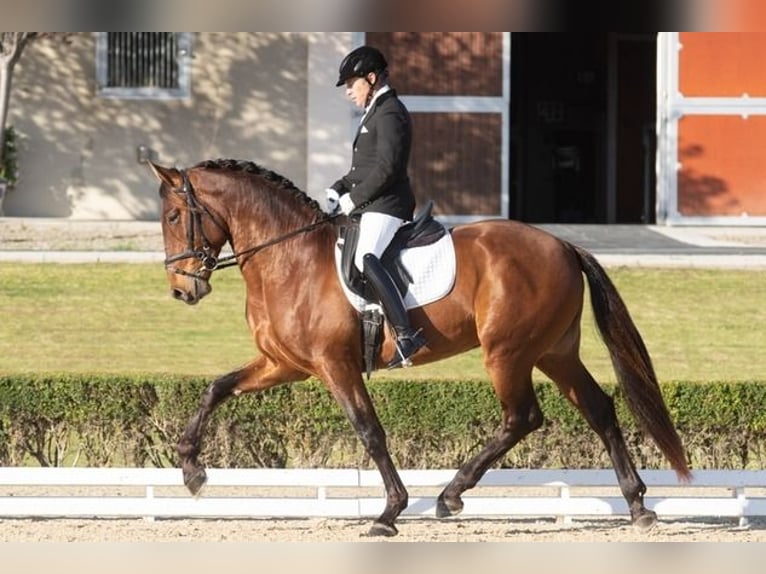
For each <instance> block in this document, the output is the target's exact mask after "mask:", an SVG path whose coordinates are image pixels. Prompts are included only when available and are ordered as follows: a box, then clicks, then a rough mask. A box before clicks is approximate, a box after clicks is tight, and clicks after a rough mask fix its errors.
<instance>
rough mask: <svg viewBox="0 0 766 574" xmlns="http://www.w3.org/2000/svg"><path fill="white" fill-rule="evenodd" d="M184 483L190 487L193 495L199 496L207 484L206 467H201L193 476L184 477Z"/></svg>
mask: <svg viewBox="0 0 766 574" xmlns="http://www.w3.org/2000/svg"><path fill="white" fill-rule="evenodd" d="M184 484H185V485H186V488H188V489H189V492H191V494H192V496H199V494H200V491H201V490H202V487H203V486H205V484H207V473H206V472H205V469H204V468H200V469H199V470H198V471H196V472H195V473H193V474H191V476H188V477H184Z"/></svg>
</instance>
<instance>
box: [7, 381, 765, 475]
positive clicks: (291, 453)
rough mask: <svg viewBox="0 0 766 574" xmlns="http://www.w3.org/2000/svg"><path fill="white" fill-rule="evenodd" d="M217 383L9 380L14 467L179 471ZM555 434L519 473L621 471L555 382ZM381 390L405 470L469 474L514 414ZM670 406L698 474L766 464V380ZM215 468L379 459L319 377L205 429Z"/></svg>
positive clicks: (206, 453) (230, 405)
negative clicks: (188, 432)
mask: <svg viewBox="0 0 766 574" xmlns="http://www.w3.org/2000/svg"><path fill="white" fill-rule="evenodd" d="M209 382H210V381H209V379H201V378H179V377H171V376H166V377H158V376H151V377H143V378H141V377H121V376H89V375H61V376H42V375H40V376H38V375H29V376H13V377H10V376H6V377H2V376H0V465H5V466H9V465H10V466H17V465H23V464H39V465H42V466H69V465H79V466H176V465H177V457H176V454H175V444H176V442H177V440H178V438H179V437H180V436H181V433H182V431H183V428H184V427H185V426H186V423H187V422H188V420H189V418H190V417H191V416H192V415H193V414H194V412H195V411H196V408H197V403H198V402H199V398H200V396H201V395H202V392H203V391H204V389H205V387H206V386H207V385H208V384H209ZM535 388H536V392H537V395H538V399H539V401H540V405H541V407H542V410H543V413H544V414H545V416H546V422H545V425H544V426H543V428H542V429H540V430H539V431H537V432H535V433H533V434H532V435H530V436H529V437H527V438H526V439H524V440H523V441H522V442H521V443H520V444H518V445H517V446H516V447H514V448H513V449H512V450H511V451H510V453H508V455H507V456H506V457H505V458H504V459H503V462H502V465H503V466H505V467H517V468H562V467H563V468H592V467H610V466H611V463H610V461H609V459H608V457H607V455H606V453H605V450H604V448H603V446H602V444H601V442H600V441H599V440H598V439H597V437H596V435H595V434H594V433H593V432H592V431H591V430H590V429H589V428H588V426H587V424H586V423H585V421H584V420H583V418H582V417H581V416H580V415H579V413H577V411H576V410H575V409H574V408H573V407H572V406H571V405H570V404H569V403H568V402H567V401H566V400H565V399H564V398H563V397H562V396H561V394H560V393H559V392H558V390H557V389H556V388H555V387H554V386H553V385H552V384H549V383H538V384H536V385H535ZM369 389H370V393H371V395H372V397H373V401H374V402H375V405H376V408H377V411H378V415H379V416H380V418H381V421H382V423H383V426H384V428H385V429H386V432H387V436H388V442H389V448H390V450H391V453H392V456H393V458H394V461H395V462H396V463H397V464H398V465H399V467H400V468H455V467H457V466H459V465H460V464H461V463H462V462H464V461H465V460H466V459H467V458H468V457H470V456H471V455H472V454H475V453H476V452H477V451H478V450H479V449H480V448H481V446H482V445H483V444H485V443H486V441H487V440H489V438H490V437H491V436H492V435H493V434H494V432H495V431H496V429H497V426H498V424H499V422H500V407H499V404H498V402H497V400H496V399H495V396H494V394H493V391H492V388H491V386H490V385H489V384H487V383H486V382H476V381H460V382H452V383H445V382H438V383H436V382H433V383H430V382H422V381H396V382H386V381H378V380H375V381H372V382H371V383H370V384H369ZM604 390H605V391H606V392H607V393H609V394H612V395H613V396H614V397H615V401H616V406H617V410H618V417H619V419H620V421H621V425H622V428H623V432H624V434H625V438H626V441H627V442H628V445H629V448H630V449H631V451H632V453H633V454H634V457H635V462H636V464H637V466H638V467H639V468H667V464H666V463H665V460H664V459H663V458H662V456H661V454H660V453H659V451H658V449H657V448H656V447H655V446H654V444H653V443H651V442H650V441H649V439H645V438H644V437H643V435H642V433H641V432H640V431H639V430H637V428H636V425H635V424H634V422H633V419H632V418H631V417H630V415H629V414H628V412H627V410H626V407H625V405H624V403H623V401H622V400H621V398H620V393H619V390H618V389H616V388H615V387H613V386H606V385H605V386H604ZM662 390H663V394H664V396H665V399H666V402H667V404H668V408H669V409H670V412H671V415H672V418H673V420H674V421H675V423H676V425H677V428H678V430H679V433H680V434H681V436H682V438H683V439H684V442H685V444H686V447H687V450H688V453H689V459H690V461H691V466H692V468H698V469H699V468H726V469H740V468H764V463H766V408H764V405H766V383H765V382H762V381H753V382H747V383H726V382H721V383H708V384H704V385H702V384H696V383H683V382H675V383H666V384H664V385H663V386H662ZM203 436H204V442H203V451H202V459H203V460H204V461H205V463H206V464H208V465H209V466H212V467H231V468H234V467H349V466H350V467H361V468H372V467H373V466H374V465H373V463H372V461H371V460H370V459H369V457H368V456H367V455H366V453H365V452H364V449H363V448H362V446H361V443H360V441H359V440H358V439H357V437H356V434H355V433H354V431H353V429H352V428H351V425H350V424H349V423H348V421H347V420H346V418H345V416H344V414H343V412H342V411H341V409H340V407H338V405H337V404H336V403H335V402H334V401H333V399H332V397H331V396H330V395H329V393H328V392H327V391H326V390H325V388H324V387H323V386H322V385H321V384H320V383H318V382H316V381H311V382H307V383H296V384H293V385H287V386H283V387H278V388H275V389H272V390H270V391H267V392H265V393H260V394H252V395H243V396H241V397H238V398H236V399H232V400H230V401H228V402H226V403H224V404H223V405H222V406H221V407H219V409H218V410H217V411H216V412H215V414H214V416H213V417H212V418H211V420H210V422H209V424H208V426H207V429H206V431H205V433H204V435H203Z"/></svg>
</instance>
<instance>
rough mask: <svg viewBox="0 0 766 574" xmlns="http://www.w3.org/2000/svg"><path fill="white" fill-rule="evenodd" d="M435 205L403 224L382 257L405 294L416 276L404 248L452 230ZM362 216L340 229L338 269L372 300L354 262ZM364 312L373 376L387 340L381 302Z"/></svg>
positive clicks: (350, 287)
mask: <svg viewBox="0 0 766 574" xmlns="http://www.w3.org/2000/svg"><path fill="white" fill-rule="evenodd" d="M432 209H433V202H431V201H429V202H428V203H427V204H426V206H425V207H424V208H423V209H422V210H421V211H420V212H419V213H418V214H417V216H416V217H415V218H414V219H413V220H412V221H410V222H408V223H405V224H404V225H402V226H401V227H400V228H399V230H398V231H397V232H396V235H394V238H393V239H392V240H391V243H390V244H389V246H388V247H387V248H386V250H385V251H384V252H383V256H382V257H381V258H380V261H381V263H382V264H383V266H384V267H385V269H386V271H388V273H389V274H390V275H391V278H392V279H393V280H394V283H395V284H396V288H397V289H398V290H399V292H400V293H401V295H402V297H403V298H404V296H405V295H406V294H407V291H408V290H409V288H410V285H412V283H413V282H414V279H413V277H412V276H411V274H410V272H409V271H408V270H407V267H406V266H405V265H404V263H403V262H402V257H401V255H402V252H403V251H405V250H407V249H411V248H414V247H426V246H428V245H433V244H435V243H437V242H438V241H439V240H440V239H442V238H443V237H444V236H445V235H446V234H447V233H448V231H447V229H446V228H445V227H444V225H442V224H441V223H439V222H438V221H436V220H435V219H434V218H433V215H432V214H431V211H432ZM360 219H361V216H356V217H352V218H350V219H349V221H348V224H347V225H345V226H343V227H340V228H339V229H338V233H339V238H338V244H339V245H340V246H341V254H340V261H339V266H338V267H339V269H338V271H339V274H340V275H341V278H342V280H343V282H344V283H345V285H346V287H347V288H348V290H349V291H351V292H352V293H353V294H355V295H357V296H358V297H361V298H362V299H364V300H366V301H368V302H370V301H372V300H373V299H374V297H373V296H372V294H371V293H368V292H367V289H366V281H365V280H364V277H363V275H362V273H361V271H359V269H357V267H356V265H354V256H355V254H356V248H357V243H358V240H359V220H360ZM360 312H361V317H360V321H361V326H362V347H363V356H364V368H365V372H366V374H367V378H368V379H369V378H370V375H371V373H372V371H373V370H374V368H375V363H376V361H377V358H378V356H379V354H380V349H381V346H382V343H383V314H382V313H381V311H380V308H379V306H378V305H377V304H373V305H371V306H368V307H366V308H363V309H361V310H360Z"/></svg>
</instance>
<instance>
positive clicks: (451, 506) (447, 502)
mask: <svg viewBox="0 0 766 574" xmlns="http://www.w3.org/2000/svg"><path fill="white" fill-rule="evenodd" d="M462 511H463V501H462V499H460V498H459V497H458V498H449V499H448V498H444V496H440V497H439V498H438V499H437V501H436V517H437V518H449V517H450V516H456V515H458V514H460V513H461V512H462Z"/></svg>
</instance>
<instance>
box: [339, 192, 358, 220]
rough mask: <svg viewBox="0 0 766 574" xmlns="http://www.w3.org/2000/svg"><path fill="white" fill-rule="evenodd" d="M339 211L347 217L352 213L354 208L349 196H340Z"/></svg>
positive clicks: (347, 194) (348, 194)
mask: <svg viewBox="0 0 766 574" xmlns="http://www.w3.org/2000/svg"><path fill="white" fill-rule="evenodd" d="M339 203H340V210H341V211H342V212H343V213H344V214H345V215H349V214H350V213H351V212H352V211H354V208H355V207H356V206H355V205H354V202H353V200H352V199H351V194H350V193H346V194H344V195H341V196H340V200H339Z"/></svg>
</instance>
